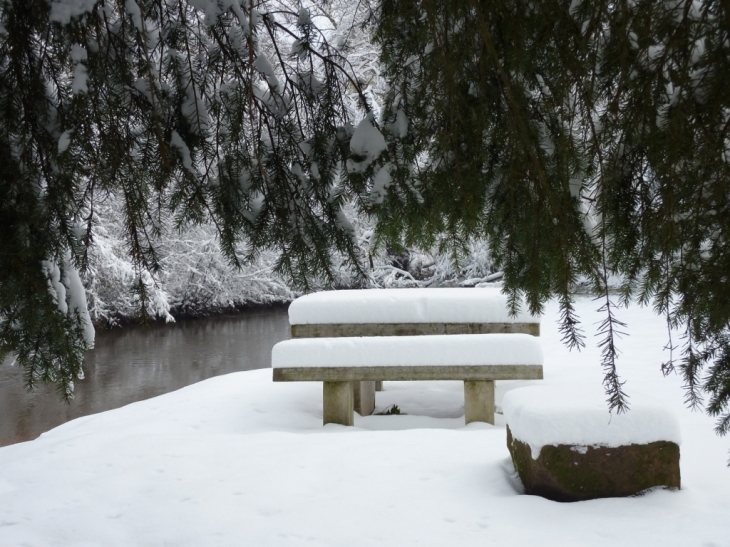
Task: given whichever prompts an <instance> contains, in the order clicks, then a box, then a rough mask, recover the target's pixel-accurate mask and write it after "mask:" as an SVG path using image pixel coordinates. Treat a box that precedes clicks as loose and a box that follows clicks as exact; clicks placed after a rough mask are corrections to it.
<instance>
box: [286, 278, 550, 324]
mask: <svg viewBox="0 0 730 547" xmlns="http://www.w3.org/2000/svg"><path fill="white" fill-rule="evenodd" d="M539 322H540V318H539V317H535V316H533V315H531V314H530V313H529V312H527V310H526V309H523V310H521V311H520V312H519V313H518V314H517V315H516V316H514V317H513V316H510V314H509V309H508V307H507V297H506V296H505V295H503V294H502V293H501V290H500V288H498V287H488V288H483V289H454V288H449V289H368V290H346V291H326V292H318V293H312V294H308V295H305V296H302V297H300V298H297V299H296V300H294V302H292V303H291V305H290V306H289V323H290V324H291V325H308V324H335V323H356V324H366V323H407V324H408V323H539Z"/></svg>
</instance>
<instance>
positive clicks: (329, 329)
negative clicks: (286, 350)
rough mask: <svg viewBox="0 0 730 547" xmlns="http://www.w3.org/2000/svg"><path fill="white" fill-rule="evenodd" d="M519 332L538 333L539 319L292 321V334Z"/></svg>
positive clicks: (304, 336) (339, 336) (294, 335)
mask: <svg viewBox="0 0 730 547" xmlns="http://www.w3.org/2000/svg"><path fill="white" fill-rule="evenodd" d="M493 333H522V334H531V335H533V336H540V323H339V324H327V323H321V324H309V325H292V326H291V337H292V338H341V337H345V336H420V335H427V334H493Z"/></svg>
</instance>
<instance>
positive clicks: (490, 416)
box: [464, 380, 494, 425]
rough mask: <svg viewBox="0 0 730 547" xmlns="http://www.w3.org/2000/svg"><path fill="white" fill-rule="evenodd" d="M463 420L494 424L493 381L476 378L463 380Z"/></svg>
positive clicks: (468, 422)
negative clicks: (475, 379) (474, 379)
mask: <svg viewBox="0 0 730 547" xmlns="http://www.w3.org/2000/svg"><path fill="white" fill-rule="evenodd" d="M464 421H465V422H466V423H467V424H470V423H471V422H487V423H488V424H492V425H494V382H493V381H490V380H477V381H465V382H464Z"/></svg>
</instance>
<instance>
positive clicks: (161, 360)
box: [0, 307, 289, 446]
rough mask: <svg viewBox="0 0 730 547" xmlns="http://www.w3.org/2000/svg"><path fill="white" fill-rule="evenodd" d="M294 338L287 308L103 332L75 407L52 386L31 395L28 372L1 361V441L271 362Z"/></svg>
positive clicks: (22, 437) (89, 360) (78, 387)
mask: <svg viewBox="0 0 730 547" xmlns="http://www.w3.org/2000/svg"><path fill="white" fill-rule="evenodd" d="M287 338H289V322H288V318H287V314H286V309H285V308H283V307H282V308H273V309H267V310H265V311H255V312H248V313H243V314H241V315H235V316H225V317H214V318H208V319H197V320H185V321H180V322H178V323H175V324H171V325H153V326H151V327H131V328H124V329H116V330H110V331H97V334H96V347H95V348H94V349H93V350H91V351H89V352H88V353H87V357H86V363H85V364H84V373H85V379H84V380H78V381H76V389H75V397H74V399H73V401H71V403H70V404H66V403H63V402H61V401H60V400H59V397H58V395H57V394H56V392H55V390H54V388H53V387H52V386H40V387H38V388H36V390H35V392H33V393H28V392H27V391H26V390H25V388H24V387H23V378H22V376H23V371H22V370H19V369H18V367H14V366H10V364H9V363H10V362H11V360H9V359H8V360H6V361H5V363H3V364H2V365H0V446H5V445H8V444H12V443H17V442H22V441H28V440H31V439H35V438H36V437H38V435H40V434H41V433H43V432H44V431H48V430H49V429H52V428H54V427H56V426H57V425H60V424H62V423H64V422H67V421H69V420H73V419H74V418H78V417H80V416H86V415H88V414H94V413H96V412H102V411H104V410H110V409H112V408H118V407H120V406H124V405H126V404H129V403H133V402H135V401H141V400H143V399H149V398H150V397H155V396H157V395H161V394H163V393H167V392H170V391H174V390H176V389H180V388H181V387H184V386H187V385H190V384H193V383H195V382H200V381H201V380H205V379H207V378H211V377H213V376H218V375H221V374H227V373H229V372H236V371H240V370H253V369H257V368H265V367H269V366H271V348H272V346H273V345H274V344H276V343H277V342H279V341H281V340H285V339H287Z"/></svg>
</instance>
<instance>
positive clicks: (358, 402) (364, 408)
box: [352, 380, 375, 416]
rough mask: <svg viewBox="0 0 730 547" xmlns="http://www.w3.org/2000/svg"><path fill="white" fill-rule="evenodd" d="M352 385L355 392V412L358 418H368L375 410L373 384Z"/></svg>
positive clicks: (366, 382)
mask: <svg viewBox="0 0 730 547" xmlns="http://www.w3.org/2000/svg"><path fill="white" fill-rule="evenodd" d="M352 385H353V390H354V392H355V399H354V405H355V412H357V413H358V414H360V416H370V414H372V413H373V411H374V410H375V382H374V381H372V380H371V381H363V382H358V381H354V382H352Z"/></svg>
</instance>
